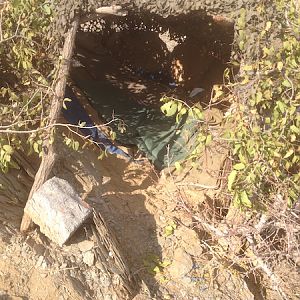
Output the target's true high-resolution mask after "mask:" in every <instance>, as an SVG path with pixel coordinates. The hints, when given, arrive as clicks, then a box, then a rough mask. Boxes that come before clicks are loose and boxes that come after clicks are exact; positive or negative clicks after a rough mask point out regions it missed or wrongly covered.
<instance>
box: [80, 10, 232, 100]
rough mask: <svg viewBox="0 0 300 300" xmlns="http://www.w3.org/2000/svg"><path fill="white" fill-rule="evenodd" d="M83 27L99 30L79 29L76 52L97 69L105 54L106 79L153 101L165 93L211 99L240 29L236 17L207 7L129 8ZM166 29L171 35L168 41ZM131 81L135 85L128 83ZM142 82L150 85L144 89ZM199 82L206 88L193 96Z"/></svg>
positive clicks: (82, 59)
mask: <svg viewBox="0 0 300 300" xmlns="http://www.w3.org/2000/svg"><path fill="white" fill-rule="evenodd" d="M81 29H82V31H93V32H79V33H78V36H77V41H76V52H77V54H79V55H80V58H79V60H80V61H81V63H82V62H83V61H84V62H83V64H84V65H86V66H87V65H89V67H88V68H89V71H91V72H92V68H93V59H95V58H96V57H99V56H101V57H102V60H103V57H104V56H105V63H104V65H103V75H105V80H109V81H112V82H113V84H115V85H119V87H120V89H122V90H126V92H128V93H129V94H130V95H129V96H130V97H131V96H133V98H136V94H139V97H137V98H139V99H137V101H139V102H141V101H143V102H144V104H149V103H152V104H153V100H154V98H156V101H154V102H158V103H159V98H160V96H161V94H167V95H170V96H175V97H177V98H179V99H182V100H185V101H191V100H193V102H198V101H200V102H208V101H209V99H210V96H211V88H212V86H213V85H214V84H221V83H222V82H223V73H224V70H225V68H226V67H228V62H229V60H230V56H231V44H232V41H233V35H234V33H233V24H232V23H230V22H228V21H226V20H225V19H223V18H221V17H211V16H208V15H206V14H205V13H204V12H191V13H189V14H185V15H179V16H170V17H168V18H162V17H160V16H157V15H154V14H149V13H146V12H145V13H141V14H138V15H137V14H134V13H129V15H128V16H126V17H116V16H110V17H107V18H105V19H101V20H94V21H90V22H88V23H86V24H82V26H81ZM163 35H165V36H168V38H167V39H168V41H167V42H166V40H164V41H163V38H162V36H163ZM167 44H169V45H171V50H172V51H170V47H169V45H167ZM168 48H169V49H168ZM97 76H99V74H98V75H97ZM128 81H129V82H131V85H130V84H128V85H127V86H126V83H125V82H128ZM124 83H125V84H124ZM134 83H136V84H134ZM137 83H139V84H143V85H144V86H146V88H143V89H142V90H139V89H138V85H137ZM134 87H136V89H135V88H134ZM148 87H149V88H148ZM194 88H203V89H204V92H202V93H200V94H199V95H198V96H197V97H195V98H194V99H191V98H190V97H189V94H190V92H191V91H192V90H193V89H194ZM140 89H141V87H140ZM132 94H135V95H132ZM141 98H143V100H141ZM146 99H148V101H146ZM150 100H152V101H150Z"/></svg>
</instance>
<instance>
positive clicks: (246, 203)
mask: <svg viewBox="0 0 300 300" xmlns="http://www.w3.org/2000/svg"><path fill="white" fill-rule="evenodd" d="M239 198H240V201H241V205H242V206H246V207H249V208H251V207H252V202H251V201H250V200H249V198H248V195H247V193H246V192H245V191H242V192H241V194H240V197H239Z"/></svg>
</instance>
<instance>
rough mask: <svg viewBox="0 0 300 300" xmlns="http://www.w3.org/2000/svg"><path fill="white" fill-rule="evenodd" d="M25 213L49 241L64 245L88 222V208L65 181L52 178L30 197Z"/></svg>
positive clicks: (89, 211) (89, 210)
mask: <svg viewBox="0 0 300 300" xmlns="http://www.w3.org/2000/svg"><path fill="white" fill-rule="evenodd" d="M24 211H25V213H26V214H28V215H29V216H30V217H31V219H32V220H33V222H34V223H35V224H37V225H39V226H40V230H41V232H43V233H44V234H45V235H46V236H47V237H48V238H49V239H51V240H52V241H54V242H56V243H58V244H59V245H63V244H64V243H65V242H66V241H67V240H68V239H69V238H70V236H71V235H72V234H73V233H74V232H75V231H76V230H77V228H78V227H79V226H80V225H81V224H82V223H83V222H84V221H85V220H86V219H87V218H88V216H89V215H90V213H91V208H90V207H89V206H88V205H87V204H86V203H85V202H83V201H82V200H81V198H80V197H79V196H78V194H77V193H76V192H75V190H74V189H73V187H72V186H71V185H70V184H69V183H68V182H67V181H66V180H63V179H60V178H57V177H53V178H51V179H49V180H48V181H46V182H45V183H44V184H43V185H42V186H41V187H40V188H39V189H38V190H37V191H36V192H35V193H34V194H33V196H32V198H31V199H30V200H29V201H28V202H27V204H26V207H25V209H24Z"/></svg>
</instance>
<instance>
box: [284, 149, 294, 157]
mask: <svg viewBox="0 0 300 300" xmlns="http://www.w3.org/2000/svg"><path fill="white" fill-rule="evenodd" d="M293 153H294V149H290V150H289V151H288V152H287V153H286V154H285V156H284V157H283V158H288V157H290V156H291V155H292V154H293Z"/></svg>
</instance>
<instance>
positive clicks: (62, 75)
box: [20, 17, 79, 232]
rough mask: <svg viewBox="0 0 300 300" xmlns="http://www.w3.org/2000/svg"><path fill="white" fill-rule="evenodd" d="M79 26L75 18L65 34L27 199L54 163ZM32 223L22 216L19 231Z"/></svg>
mask: <svg viewBox="0 0 300 300" xmlns="http://www.w3.org/2000/svg"><path fill="white" fill-rule="evenodd" d="M78 25H79V17H76V18H75V19H74V21H73V23H72V25H71V27H70V29H69V30H68V32H67V35H66V39H65V43H64V47H63V51H62V62H61V65H60V69H59V71H58V76H57V82H56V84H55V88H54V98H53V100H52V103H51V107H50V114H49V125H50V126H49V129H48V130H47V132H46V134H45V139H44V142H43V157H42V162H41V164H40V167H39V169H38V172H37V174H36V175H35V179H34V183H33V185H32V188H31V191H30V193H29V197H28V199H30V198H31V197H32V195H33V193H34V192H35V191H36V190H37V189H38V188H39V187H40V186H41V185H42V184H43V183H44V182H45V181H46V180H47V179H48V177H49V175H50V173H51V170H52V168H53V165H54V161H55V156H56V155H55V150H54V144H53V142H52V141H51V135H52V133H53V132H52V130H53V127H52V126H51V125H54V124H55V123H56V122H57V119H58V118H59V115H60V111H61V108H62V105H63V99H64V93H65V88H66V83H67V76H68V74H69V69H70V60H71V57H72V53H73V48H74V41H75V36H76V31H77V28H78ZM32 225H33V223H32V220H31V219H30V217H29V216H28V215H26V214H24V216H23V219H22V223H21V227H20V230H21V232H26V231H28V230H29V229H30V228H31V227H32Z"/></svg>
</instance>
